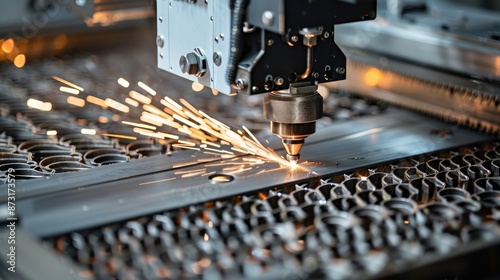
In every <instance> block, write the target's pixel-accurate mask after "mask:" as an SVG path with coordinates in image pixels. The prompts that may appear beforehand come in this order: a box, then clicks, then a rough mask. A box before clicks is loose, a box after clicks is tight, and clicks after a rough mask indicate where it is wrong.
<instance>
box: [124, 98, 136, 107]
mask: <svg viewBox="0 0 500 280" xmlns="http://www.w3.org/2000/svg"><path fill="white" fill-rule="evenodd" d="M125 103H127V104H128V105H130V106H133V107H139V102H137V101H136V100H134V99H132V98H129V97H127V98H125Z"/></svg>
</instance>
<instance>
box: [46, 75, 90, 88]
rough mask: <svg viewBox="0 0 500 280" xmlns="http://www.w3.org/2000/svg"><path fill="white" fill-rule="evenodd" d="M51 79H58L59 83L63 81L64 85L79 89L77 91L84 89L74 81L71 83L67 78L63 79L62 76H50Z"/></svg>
mask: <svg viewBox="0 0 500 280" xmlns="http://www.w3.org/2000/svg"><path fill="white" fill-rule="evenodd" d="M52 79H54V80H56V81H58V82H60V83H63V84H65V85H67V86H70V87H72V88H74V89H77V90H79V91H84V89H83V88H82V87H80V86H77V85H75V84H74V83H72V82H70V81H67V80H65V79H63V78H61V77H57V76H52Z"/></svg>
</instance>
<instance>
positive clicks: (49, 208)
mask: <svg viewBox="0 0 500 280" xmlns="http://www.w3.org/2000/svg"><path fill="white" fill-rule="evenodd" d="M434 129H449V130H450V131H452V132H453V137H439V136H434V135H433V134H432V133H431V132H432V130H434ZM331 135H336V137H331ZM488 139H492V138H491V137H487V136H485V135H481V134H477V133H474V132H471V131H468V130H465V129H461V128H458V127H454V126H444V127H443V123H441V122H438V121H434V120H432V119H430V118H427V117H422V116H419V115H416V114H412V113H410V112H404V111H398V110H391V112H390V113H388V114H386V115H384V116H379V117H371V118H366V119H365V118H361V119H358V120H355V121H352V122H348V123H341V124H338V125H334V126H328V127H324V128H322V129H321V130H320V131H319V132H318V133H316V134H314V135H313V136H311V140H312V141H310V143H308V145H306V146H305V147H304V153H303V157H302V163H301V164H300V165H299V166H297V167H296V168H294V169H290V168H289V167H283V166H279V165H278V164H275V163H265V164H262V165H255V166H249V167H252V168H251V169H248V168H242V169H237V170H233V171H230V172H223V173H224V174H228V175H231V176H233V177H234V180H232V181H230V182H227V183H216V182H212V181H211V180H210V179H209V178H208V176H203V174H206V173H210V172H213V171H216V172H217V173H219V172H221V168H222V167H223V166H224V165H225V164H227V165H230V164H231V162H234V161H235V162H239V161H240V160H242V159H244V158H246V157H243V158H239V157H238V158H235V159H233V160H225V161H221V162H220V164H221V165H215V166H212V165H211V164H210V163H206V164H203V163H200V164H197V165H193V166H188V167H178V168H175V167H174V169H171V170H168V168H165V167H162V165H165V166H168V161H169V159H170V158H169V157H165V156H163V157H154V158H151V159H148V160H147V161H142V162H141V163H142V167H141V169H140V170H137V171H136V172H137V173H136V174H137V175H134V176H133V177H131V176H129V175H128V174H127V172H129V171H127V170H131V169H133V168H136V165H133V166H130V169H128V167H127V165H128V164H129V163H127V164H123V166H122V164H115V165H113V166H110V167H109V168H110V170H112V169H111V168H113V169H114V170H120V169H121V170H122V171H118V172H119V173H118V174H117V177H115V178H116V179H114V180H113V181H109V180H106V181H105V180H104V178H105V177H107V176H109V173H108V172H107V171H106V170H103V171H102V172H99V170H95V171H93V172H88V173H85V172H86V171H81V172H78V173H76V174H56V175H54V177H53V178H51V180H50V182H49V181H47V182H43V183H42V185H41V186H40V187H38V188H39V191H40V192H44V190H43V189H44V188H49V186H51V187H53V188H55V189H57V190H63V189H66V190H65V191H60V192H58V193H52V194H51V193H48V192H47V194H46V195H43V196H39V197H36V196H35V197H32V198H26V199H24V200H22V201H20V202H19V204H18V207H19V213H20V215H21V216H22V217H23V221H24V224H23V225H24V226H25V227H26V229H27V230H28V231H29V232H32V233H34V234H36V235H38V236H49V235H53V234H57V233H62V232H65V231H68V230H74V229H78V228H85V227H89V226H93V225H98V224H102V223H106V222H110V221H113V220H119V219H125V218H127V217H130V216H134V215H141V214H147V213H152V212H155V211H160V210H166V209H172V208H176V207H182V206H185V205H190V204H194V203H200V202H203V201H209V200H212V199H216V198H218V197H230V196H234V195H238V194H242V193H249V192H254V191H257V190H260V189H265V188H269V187H270V186H283V185H286V184H295V183H301V182H304V181H314V180H319V179H320V178H324V177H329V176H332V175H334V174H336V173H338V172H346V171H349V170H354V169H359V168H363V167H365V166H373V165H376V164H382V163H387V162H391V161H393V160H396V159H400V158H402V157H409V156H413V155H417V154H421V153H428V152H432V151H438V150H441V149H445V148H453V147H459V146H463V145H467V144H473V143H477V142H482V141H486V140H488ZM270 145H271V147H275V148H279V147H280V146H281V141H279V140H277V139H276V140H274V141H270ZM161 161H164V162H165V163H164V164H161V163H160V162H161ZM186 161H187V162H188V163H189V160H188V159H186V158H184V162H186ZM221 166H222V167H221ZM122 167H123V168H125V169H122ZM205 168H206V170H205ZM150 170H151V171H150ZM200 170H202V172H201V173H200ZM159 171H161V172H159ZM189 173H192V175H193V176H189V175H187V176H186V174H189ZM90 174H92V175H90ZM126 174H127V175H126ZM89 176H90V178H89ZM115 176H116V175H115ZM119 177H121V179H120V178H119ZM84 178H88V179H87V180H88V182H86V181H85V179H84ZM99 178H101V179H99ZM125 178H126V180H125ZM99 180H101V181H100V183H99ZM68 182H72V183H71V186H73V187H75V189H68V188H67V187H63V186H67V185H69V184H68ZM40 183H41V182H40ZM37 184H38V183H37V182H36V181H33V182H29V181H28V182H25V183H22V184H20V188H21V189H23V188H26V189H29V188H30V187H33V188H37V187H36V185H37ZM54 201H58V203H54ZM110 202H112V203H110ZM63 209H64V210H63ZM73 217H80V219H78V220H75V219H74V218H73ZM46 224H50V227H47V226H42V225H46Z"/></svg>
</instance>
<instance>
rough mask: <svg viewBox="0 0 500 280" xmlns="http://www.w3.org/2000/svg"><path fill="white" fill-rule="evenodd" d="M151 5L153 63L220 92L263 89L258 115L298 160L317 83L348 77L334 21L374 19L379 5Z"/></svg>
mask: <svg viewBox="0 0 500 280" xmlns="http://www.w3.org/2000/svg"><path fill="white" fill-rule="evenodd" d="M157 9H158V37H157V45H158V67H159V68H161V69H163V70H166V71H170V72H172V73H174V74H177V75H180V76H183V77H185V78H187V79H190V80H192V81H196V82H199V83H202V84H204V85H206V86H209V87H211V88H214V89H215V90H218V91H220V92H223V93H226V94H229V93H232V92H235V91H237V92H243V93H246V94H259V93H268V94H267V95H266V97H265V100H264V116H265V117H266V119H268V120H269V121H270V122H271V131H272V132H273V133H274V134H276V135H278V136H279V137H280V138H282V139H283V145H284V146H285V149H286V151H287V158H288V160H290V161H293V162H297V161H298V159H299V152H300V149H301V148H302V145H303V144H304V139H305V138H306V137H307V136H308V135H311V134H313V133H314V132H315V122H316V120H318V119H320V118H321V117H322V111H323V102H322V98H321V95H320V94H319V93H318V92H317V91H316V89H317V85H318V84H319V83H325V82H330V81H338V80H342V79H345V77H346V65H345V64H346V58H345V56H344V54H343V53H342V51H341V50H340V48H339V47H338V46H337V45H336V43H335V40H334V34H335V30H334V27H335V25H337V24H341V23H349V22H356V21H363V20H373V19H374V18H375V16H376V10H377V7H376V1H375V0H372V1H328V0H327V1H298V2H293V1H284V0H276V1H244V0H242V1H239V0H238V1H166V0H164V1H158V5H157ZM300 58H301V59H300ZM284 90H285V91H286V92H283V91H284Z"/></svg>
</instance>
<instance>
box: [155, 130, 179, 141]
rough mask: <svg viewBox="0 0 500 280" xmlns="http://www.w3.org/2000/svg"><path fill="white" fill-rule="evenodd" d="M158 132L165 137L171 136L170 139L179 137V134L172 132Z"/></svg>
mask: <svg viewBox="0 0 500 280" xmlns="http://www.w3.org/2000/svg"><path fill="white" fill-rule="evenodd" d="M158 134H160V135H161V136H163V137H165V138H170V139H174V140H177V139H179V136H177V135H174V134H170V133H164V132H158Z"/></svg>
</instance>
